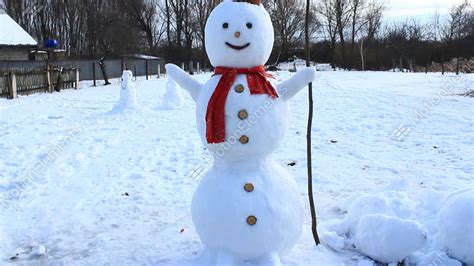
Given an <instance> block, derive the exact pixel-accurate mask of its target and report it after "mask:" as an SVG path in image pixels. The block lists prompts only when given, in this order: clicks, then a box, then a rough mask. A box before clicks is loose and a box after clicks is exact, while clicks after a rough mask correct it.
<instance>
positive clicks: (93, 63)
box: [92, 62, 97, 87]
mask: <svg viewBox="0 0 474 266" xmlns="http://www.w3.org/2000/svg"><path fill="white" fill-rule="evenodd" d="M92 77H93V79H94V87H95V86H96V85H97V84H96V81H95V62H92Z"/></svg>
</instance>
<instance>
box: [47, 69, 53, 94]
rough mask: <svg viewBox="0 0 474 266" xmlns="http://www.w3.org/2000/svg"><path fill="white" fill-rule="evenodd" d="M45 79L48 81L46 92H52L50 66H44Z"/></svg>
mask: <svg viewBox="0 0 474 266" xmlns="http://www.w3.org/2000/svg"><path fill="white" fill-rule="evenodd" d="M46 80H47V82H48V92H49V93H53V84H52V83H51V66H50V65H48V66H47V67H46Z"/></svg>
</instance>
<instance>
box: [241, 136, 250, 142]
mask: <svg viewBox="0 0 474 266" xmlns="http://www.w3.org/2000/svg"><path fill="white" fill-rule="evenodd" d="M249 140H250V139H249V137H247V136H245V135H242V136H241V137H240V138H239V141H240V143H242V144H247V143H249Z"/></svg>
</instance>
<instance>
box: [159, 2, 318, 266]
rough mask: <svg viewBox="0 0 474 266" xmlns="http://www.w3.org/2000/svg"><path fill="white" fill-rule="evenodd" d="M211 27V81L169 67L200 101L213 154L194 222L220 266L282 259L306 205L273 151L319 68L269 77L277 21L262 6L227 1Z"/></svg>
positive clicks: (202, 129)
mask: <svg viewBox="0 0 474 266" xmlns="http://www.w3.org/2000/svg"><path fill="white" fill-rule="evenodd" d="M251 2H253V3H255V2H258V1H251ZM205 32H206V51H207V54H208V56H209V59H210V61H211V64H212V65H213V66H215V67H216V71H215V75H214V76H212V77H211V78H210V79H209V80H208V81H207V83H205V84H201V83H199V82H198V81H196V80H194V79H192V78H191V77H190V76H189V75H188V74H187V73H186V72H184V71H183V70H181V69H180V68H179V67H177V66H175V65H172V64H168V65H167V66H166V70H167V73H168V74H169V75H170V76H171V77H172V78H173V79H174V80H175V81H176V82H177V83H178V84H179V85H180V86H181V87H183V88H184V89H186V90H187V91H188V92H189V93H190V95H191V97H192V98H193V99H194V100H195V101H196V122H197V128H198V131H199V134H200V136H201V138H202V141H203V143H204V145H205V146H206V147H207V148H208V150H209V151H210V152H211V153H212V154H213V156H214V164H213V166H212V168H211V169H210V170H209V171H208V172H207V173H206V174H205V176H204V177H203V179H202V181H201V182H200V184H199V186H198V188H197V190H196V192H195V194H194V198H193V202H192V208H191V209H192V218H193V222H194V225H195V227H196V231H197V233H198V235H199V237H200V239H201V241H202V242H203V243H204V245H205V246H206V247H207V248H209V249H210V251H211V252H212V253H213V255H214V259H215V261H214V263H216V264H217V265H232V264H240V263H241V262H243V261H245V260H254V261H255V262H256V263H257V264H261V265H280V264H281V261H280V256H281V255H283V254H285V253H286V252H288V251H289V250H290V249H291V248H292V247H293V246H294V245H295V243H296V242H297V241H298V239H299V236H300V234H301V229H302V225H303V215H304V208H303V204H302V201H301V196H300V193H299V189H298V186H297V184H296V183H295V181H294V180H293V178H292V177H291V175H290V174H289V173H288V172H287V171H286V170H285V169H284V168H283V167H281V166H280V165H278V164H277V163H275V162H274V160H273V159H272V157H271V154H272V153H273V152H274V150H275V149H276V148H277V147H278V146H279V144H280V143H281V141H282V140H283V138H284V136H285V134H286V132H287V129H288V114H289V107H288V100H289V99H290V98H291V97H293V96H294V95H295V94H296V93H298V92H299V91H300V90H301V89H302V88H304V87H305V86H306V85H307V84H308V83H309V82H312V81H313V80H314V79H315V75H316V72H315V70H314V68H306V69H303V70H300V71H299V72H297V73H296V74H294V75H293V76H292V77H291V78H290V79H288V80H286V81H284V82H282V83H280V84H276V85H275V84H273V83H271V81H270V79H269V78H270V76H269V75H268V74H267V73H266V72H265V70H264V68H263V65H264V64H265V63H266V62H267V60H268V58H269V57H270V53H271V50H272V47H273V41H274V36H273V26H272V23H271V19H270V16H269V14H268V12H267V11H266V10H265V8H264V7H263V5H261V4H251V3H246V2H233V1H224V2H223V3H221V4H219V5H218V6H217V7H216V8H215V9H214V10H213V11H212V13H211V14H210V16H209V19H208V21H207V24H206V30H205Z"/></svg>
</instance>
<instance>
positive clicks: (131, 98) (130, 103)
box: [112, 70, 137, 112]
mask: <svg viewBox="0 0 474 266" xmlns="http://www.w3.org/2000/svg"><path fill="white" fill-rule="evenodd" d="M132 79H133V74H132V71H130V70H124V71H123V73H122V83H121V85H120V99H119V101H118V102H117V104H116V105H115V106H114V108H113V110H112V111H113V112H122V111H125V110H133V109H135V108H136V106H137V96H136V90H135V85H134V84H133V81H132Z"/></svg>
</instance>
